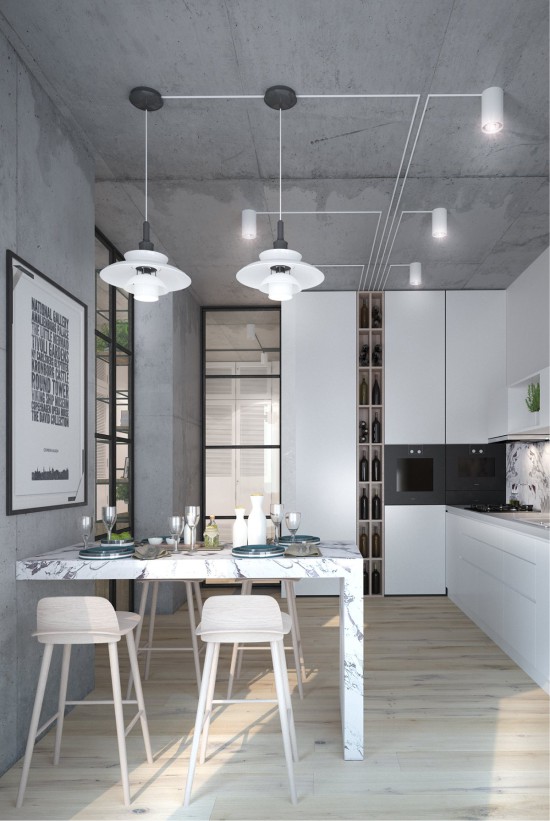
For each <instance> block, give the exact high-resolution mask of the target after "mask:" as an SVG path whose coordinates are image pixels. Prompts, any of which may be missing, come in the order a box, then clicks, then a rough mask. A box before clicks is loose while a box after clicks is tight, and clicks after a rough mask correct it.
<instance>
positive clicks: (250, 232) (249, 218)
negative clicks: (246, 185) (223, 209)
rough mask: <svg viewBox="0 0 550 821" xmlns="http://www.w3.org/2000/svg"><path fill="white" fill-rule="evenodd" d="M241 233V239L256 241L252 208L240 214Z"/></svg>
mask: <svg viewBox="0 0 550 821" xmlns="http://www.w3.org/2000/svg"><path fill="white" fill-rule="evenodd" d="M241 232H242V237H243V239H256V212H255V211H254V210H253V209H252V208H245V209H244V211H243V213H242V223H241Z"/></svg>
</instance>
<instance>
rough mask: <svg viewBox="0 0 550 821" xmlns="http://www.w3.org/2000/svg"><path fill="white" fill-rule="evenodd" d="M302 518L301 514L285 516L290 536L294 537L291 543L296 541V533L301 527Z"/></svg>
mask: <svg viewBox="0 0 550 821" xmlns="http://www.w3.org/2000/svg"><path fill="white" fill-rule="evenodd" d="M301 518H302V514H301V513H287V514H286V515H285V522H286V526H287V528H288V530H289V531H290V534H291V536H292V538H291V542H292V543H294V542H295V541H296V533H297V531H298V528H299V527H300V519H301Z"/></svg>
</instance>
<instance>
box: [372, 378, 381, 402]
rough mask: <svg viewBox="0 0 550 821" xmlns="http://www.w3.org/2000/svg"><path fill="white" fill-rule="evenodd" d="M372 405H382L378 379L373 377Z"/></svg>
mask: <svg viewBox="0 0 550 821" xmlns="http://www.w3.org/2000/svg"><path fill="white" fill-rule="evenodd" d="M372 404H373V405H381V404H382V392H381V390H380V385H379V383H378V377H377V376H375V377H374V385H373V386H372Z"/></svg>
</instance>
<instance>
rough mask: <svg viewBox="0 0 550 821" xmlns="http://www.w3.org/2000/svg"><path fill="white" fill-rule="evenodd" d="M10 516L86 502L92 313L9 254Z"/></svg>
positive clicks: (8, 493)
mask: <svg viewBox="0 0 550 821" xmlns="http://www.w3.org/2000/svg"><path fill="white" fill-rule="evenodd" d="M6 261H7V277H6V280H7V404H8V407H7V482H6V485H7V514H8V516H9V515H13V514H16V513H29V512H31V511H36V510H49V509H50V508H59V507H72V506H76V505H84V504H86V503H87V480H86V428H87V418H86V384H87V373H86V369H87V367H86V363H87V343H86V328H87V308H86V305H84V303H83V302H80V300H78V299H75V297H73V296H71V294H69V293H68V292H67V291H65V290H64V288H60V287H59V286H58V285H56V284H55V283H54V282H52V280H51V279H48V277H46V276H44V274H42V273H40V271H38V270H37V269H36V268H33V266H32V265H29V264H28V263H27V262H25V261H24V260H22V259H21V258H20V257H18V256H16V255H15V254H14V253H13V252H12V251H8V252H7V260H6Z"/></svg>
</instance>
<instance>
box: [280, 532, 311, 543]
mask: <svg viewBox="0 0 550 821" xmlns="http://www.w3.org/2000/svg"><path fill="white" fill-rule="evenodd" d="M320 541H321V539H320V538H319V536H303V535H302V534H301V533H300V534H299V535H298V536H296V538H295V539H294V541H293V540H292V536H281V538H280V539H279V544H302V543H303V542H313V543H314V544H319V542H320Z"/></svg>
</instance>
